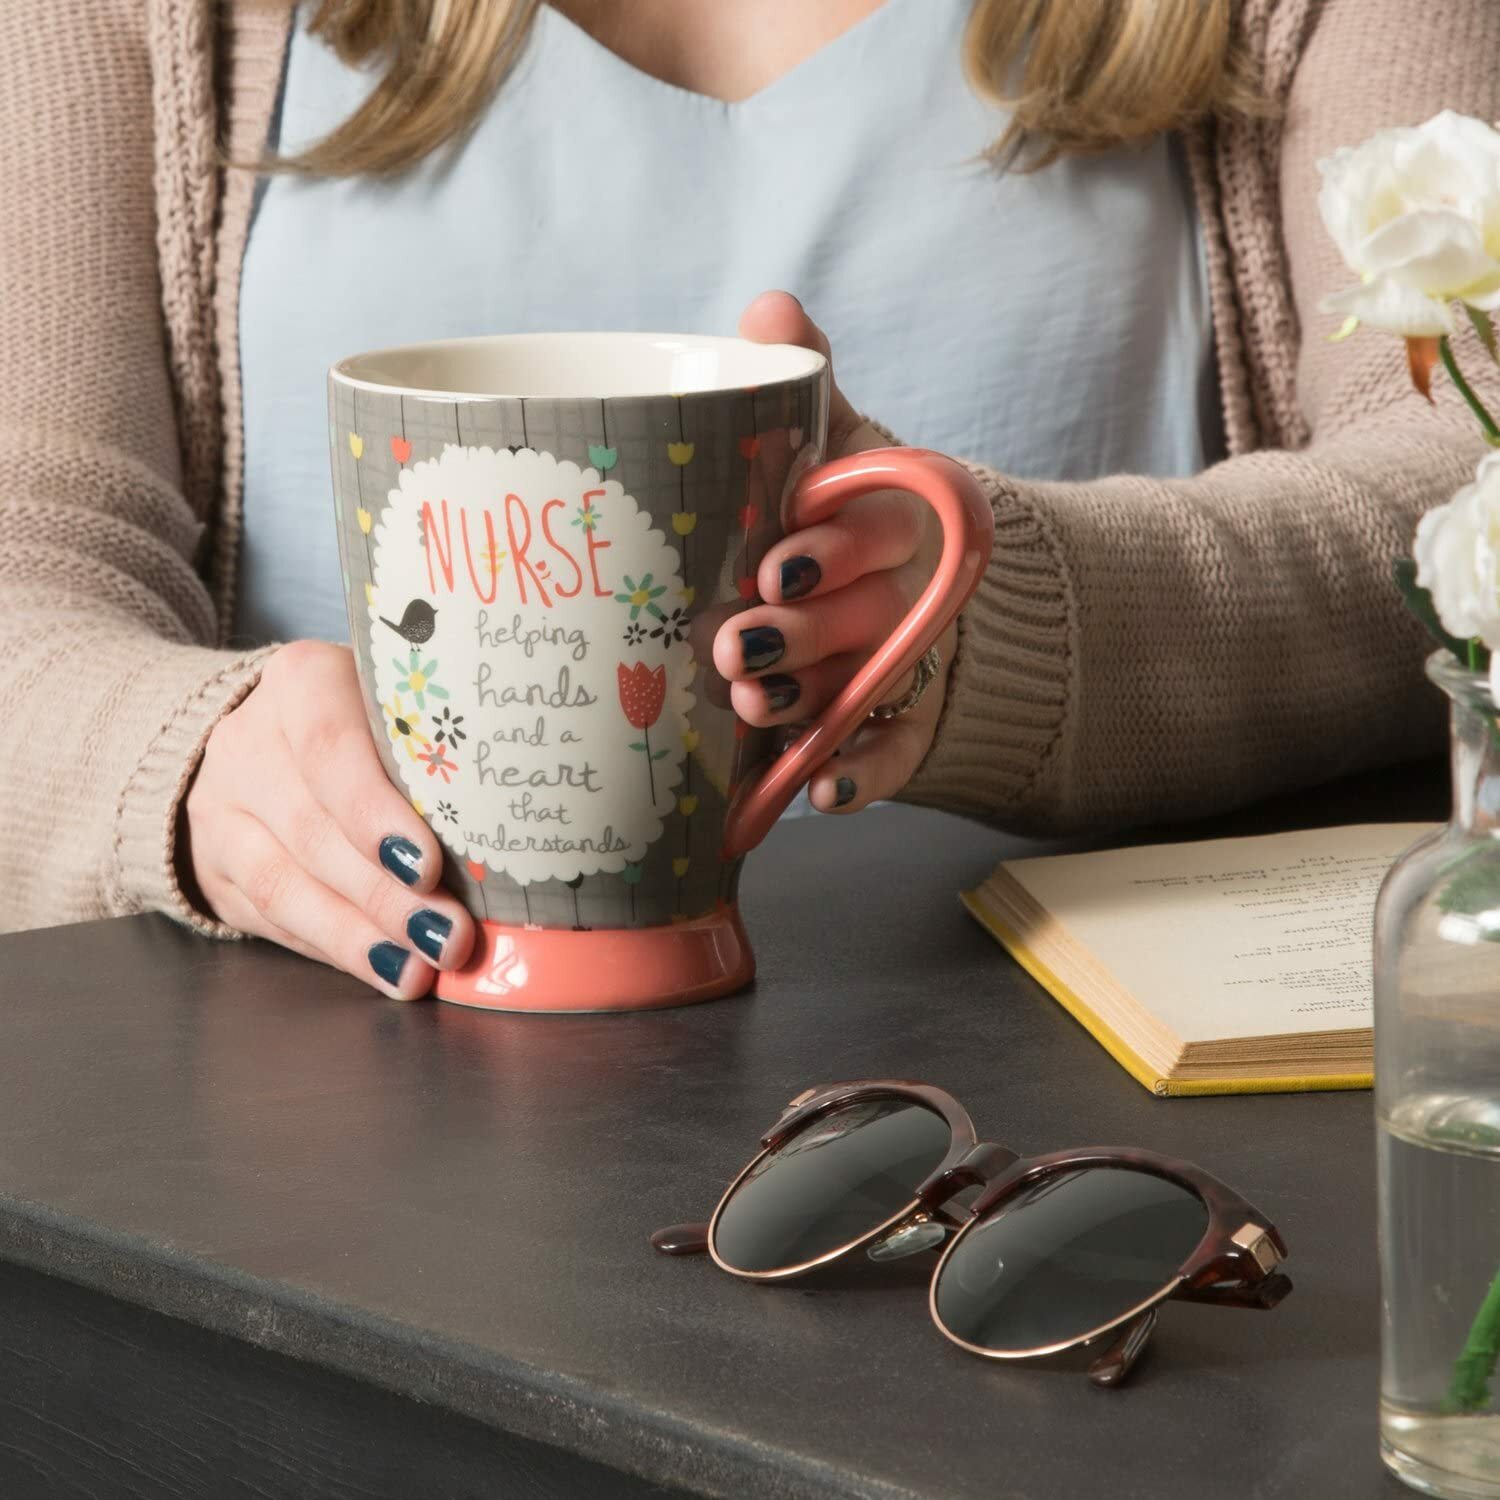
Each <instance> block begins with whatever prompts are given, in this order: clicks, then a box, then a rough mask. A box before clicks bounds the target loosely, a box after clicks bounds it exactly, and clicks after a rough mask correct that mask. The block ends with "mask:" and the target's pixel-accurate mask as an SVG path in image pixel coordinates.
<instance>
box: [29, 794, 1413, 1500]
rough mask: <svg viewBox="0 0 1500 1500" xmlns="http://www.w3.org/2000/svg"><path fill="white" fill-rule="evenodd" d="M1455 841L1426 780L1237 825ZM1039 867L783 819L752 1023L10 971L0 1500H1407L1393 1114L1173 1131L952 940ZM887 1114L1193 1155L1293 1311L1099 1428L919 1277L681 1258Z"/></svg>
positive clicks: (1231, 1107)
mask: <svg viewBox="0 0 1500 1500" xmlns="http://www.w3.org/2000/svg"><path fill="white" fill-rule="evenodd" d="M1441 811H1442V804H1441V772H1440V771H1437V772H1433V771H1432V770H1431V768H1428V769H1426V770H1424V771H1422V772H1414V771H1409V770H1408V771H1396V772H1393V773H1389V774H1386V775H1384V776H1381V777H1376V778H1367V779H1366V780H1365V781H1364V782H1363V783H1358V784H1354V785H1352V786H1346V787H1343V788H1341V789H1336V790H1334V791H1332V792H1324V793H1319V794H1316V795H1313V796H1311V797H1308V798H1304V799H1300V800H1298V801H1295V802H1292V803H1289V804H1283V805H1281V806H1280V807H1277V808H1272V809H1269V810H1263V811H1262V812H1260V813H1259V814H1256V815H1253V816H1251V817H1249V818H1242V819H1238V820H1234V821H1233V822H1232V823H1231V824H1230V825H1228V826H1232V827H1238V828H1249V827H1269V826H1285V825H1287V824H1290V823H1293V822H1300V823H1316V822H1334V821H1342V820H1354V819H1359V818H1370V817H1375V818H1381V817H1407V816H1417V817H1426V816H1439V815H1441ZM1220 826H1221V827H1223V826H1225V825H1220ZM1014 849H1015V844H1014V842H1013V841H1011V842H1007V841H1006V840H1004V839H1003V838H1001V837H1000V836H999V835H997V834H995V833H993V832H991V831H988V830H986V829H983V828H981V827H977V826H975V825H972V824H967V823H963V822H960V821H958V820H955V819H950V818H945V817H941V816H939V815H936V814H926V813H921V812H916V811H912V810H909V809H887V810H877V811H875V812H872V813H869V814H866V815H864V816H862V817H860V818H858V819H854V820H849V821H843V820H838V821H835V820H831V819H819V820H816V821H808V822H805V823H798V824H792V825H783V826H782V827H781V828H780V829H778V830H777V832H776V833H775V834H774V835H773V837H772V838H771V840H770V841H769V842H768V844H767V845H766V847H765V849H764V850H762V851H761V852H760V853H759V854H758V855H756V856H755V857H754V858H753V859H752V862H751V867H750V873H749V875H748V878H747V880H746V883H745V892H744V904H745V909H746V913H747V920H748V922H749V925H750V928H751V930H752V934H753V936H754V938H755V941H756V944H757V948H758V950H759V954H760V963H761V970H760V979H759V982H758V985H757V987H756V988H755V990H754V991H753V992H752V993H750V994H747V995H746V996H744V997H741V998H736V999H732V1000H725V1001H719V1002H716V1003H712V1004H708V1005H702V1006H697V1007H691V1008H688V1009H685V1010H675V1011H665V1012H659V1013H655V1014H649V1015H639V1016H630V1017H617V1018H601V1017H572V1018H557V1019H537V1018H527V1017H514V1016H502V1015H489V1014H483V1013H477V1012H474V1011H468V1010H464V1009H460V1008H458V1007H453V1006H447V1005H441V1004H436V1003H424V1004H416V1005H405V1006H403V1005H400V1004H396V1003H389V1002H385V1001H382V1000H378V999H375V998H373V997H372V995H371V994H370V993H369V992H368V991H366V990H364V989H363V988H361V987H359V986H357V985H356V984H354V983H353V982H352V981H349V980H346V979H344V978H341V977H340V976H338V975H335V974H332V973H330V972H329V971H327V970H325V969H322V968H319V967H316V966H314V965H312V964H309V963H305V962H303V961H302V960H301V959H298V958H296V957H293V956H291V955H289V954H286V953H283V952H280V951H278V950H274V949H271V948H269V947H265V946H261V945H258V944H257V945H214V944H210V943H206V942H200V941H198V940H196V939H194V938H192V937H191V936H189V935H187V934H186V933H184V932H182V931H180V930H179V929H177V928H175V927H173V926H172V925H171V924H169V923H168V922H166V921H165V920H162V919H158V918H154V917H141V918H130V919H124V920H120V921H114V922H101V923H95V924H91V925H87V926H80V927H68V928H54V929H51V930H47V931H40V932H33V933H28V934H20V935H14V936H11V937H8V938H5V939H3V940H0V988H3V1003H0V1027H3V1031H0V1036H3V1038H4V1041H3V1054H0V1055H3V1064H0V1068H3V1072H0V1085H3V1086H0V1494H3V1495H5V1496H6V1497H14V1500H29V1497H31V1496H50V1495H66V1496H90V1497H102V1496H115V1495H129V1496H140V1497H145V1496H156V1495H168V1496H200V1495H202V1496H214V1497H220V1496H240V1495H246V1496H249V1495H253V1496H256V1497H259V1500H266V1497H271V1496H277V1497H279V1496H286V1497H293V1496H295V1497H298V1500H301V1497H306V1496H323V1495H327V1496H339V1497H350V1500H352V1497H355V1496H358V1497H363V1500H368V1497H370V1496H374V1495H381V1496H384V1495H391V1496H422V1497H437V1496H460V1495H462V1496H475V1497H478V1496H502V1495H503V1496H523V1495H554V1494H555V1495H583V1494H595V1493H597V1494H603V1495H610V1496H626V1497H629V1496H635V1495H663V1494H668V1493H676V1492H680V1491H691V1492H701V1493H706V1494H711V1495H720V1496H732V1497H742V1496H807V1497H820V1500H821V1497H828V1496H844V1495H860V1496H908V1495H955V1496H970V1495H972V1496H984V1497H986V1500H998V1497H1017V1496H1028V1497H1031V1496H1036V1497H1054V1496H1075V1495H1076V1496H1092V1495H1095V1494H1108V1495H1109V1496H1111V1497H1112V1500H1126V1497H1134V1496H1140V1497H1151V1500H1158V1497H1161V1496H1174V1495H1183V1496H1187V1495H1192V1496H1202V1495H1210V1496H1214V1497H1220V1496H1297V1497H1305V1496H1319V1497H1327V1496H1344V1495H1351V1496H1352V1495H1357V1496H1369V1495H1371V1494H1374V1493H1385V1492H1387V1491H1389V1492H1391V1493H1393V1494H1399V1493H1403V1492H1402V1491H1400V1490H1399V1487H1397V1486H1396V1485H1395V1484H1394V1481H1387V1480H1386V1479H1384V1478H1383V1476H1382V1470H1381V1468H1380V1465H1379V1462H1378V1459H1377V1457H1376V1453H1375V1382H1376V1348H1377V1314H1376V1293H1375V1269H1374V1213H1373V1172H1372V1152H1371V1122H1370V1101H1369V1097H1368V1095H1365V1094H1310V1095H1290V1096H1281V1097H1259V1098H1240V1099H1235V1098H1216V1099H1200V1100H1172V1101H1163V1100H1157V1099H1154V1098H1152V1097H1151V1096H1150V1095H1149V1094H1147V1093H1146V1092H1145V1091H1144V1090H1143V1089H1141V1088H1140V1087H1139V1085H1137V1084H1135V1083H1134V1082H1132V1081H1131V1080H1130V1079H1129V1078H1128V1077H1127V1076H1126V1075H1125V1074H1124V1073H1123V1072H1122V1071H1121V1070H1120V1069H1119V1068H1117V1067H1116V1066H1115V1065H1114V1064H1113V1063H1112V1062H1110V1061H1109V1059H1108V1058H1107V1057H1106V1056H1105V1054H1104V1053H1103V1052H1102V1051H1101V1050H1100V1049H1099V1048H1098V1047H1097V1046H1096V1045H1095V1044H1094V1043H1093V1042H1092V1041H1091V1040H1089V1038H1088V1037H1087V1036H1086V1035H1085V1034H1084V1033H1083V1032H1082V1031H1081V1030H1080V1029H1079V1028H1078V1027H1077V1026H1076V1025H1075V1024H1074V1023H1073V1022H1072V1021H1071V1020H1070V1019H1069V1018H1068V1017H1067V1016H1066V1015H1065V1014H1064V1013H1063V1011H1062V1010H1061V1009H1059V1008H1058V1007H1057V1006H1056V1005H1054V1004H1053V1003H1052V1002H1051V1001H1049V1000H1048V999H1046V998H1045V997H1044V996H1043V995H1042V993H1041V991H1040V990H1039V989H1038V988H1037V987H1036V986H1035V985H1034V984H1033V983H1032V982H1031V981H1030V980H1029V979H1027V978H1026V977H1025V976H1024V975H1023V974H1022V973H1021V972H1020V971H1019V970H1018V969H1017V968H1016V967H1015V966H1014V965H1013V964H1012V963H1011V962H1010V961H1009V960H1008V959H1007V958H1006V957H1005V956H1004V955H1003V954H1002V953H1001V951H1000V950H999V949H998V948H997V947H996V946H995V945H994V944H993V943H992V942H991V941H990V939H989V938H988V937H987V936H986V935H985V934H984V933H983V932H981V931H980V929H979V928H978V927H977V926H976V925H975V924H974V923H972V922H971V921H970V920H969V918H968V917H967V916H965V915H964V914H963V912H962V911H961V910H960V908H959V906H958V903H957V901H956V900H955V892H956V891H957V890H958V888H959V887H960V886H962V885H964V884H965V883H969V882H973V881H975V880H977V879H979V878H980V877H981V876H982V875H983V874H984V873H985V872H986V870H987V869H988V868H989V866H990V864H991V862H992V861H993V860H994V859H995V858H996V857H998V856H999V855H1001V854H1002V853H1005V852H1007V851H1011V852H1013V851H1014ZM881 1076H907V1077H913V1078H920V1079H926V1080H930V1081H932V1082H936V1083H940V1084H942V1085H944V1086H945V1087H947V1088H949V1089H950V1090H952V1091H953V1092H955V1093H956V1094H957V1095H958V1096H959V1097H960V1098H961V1099H963V1100H964V1101H965V1103H966V1104H967V1105H968V1106H969V1109H970V1111H971V1113H972V1114H973V1116H974V1118H975V1121H976V1123H977V1125H978V1126H979V1128H980V1130H981V1132H982V1133H984V1134H985V1135H987V1136H988V1137H989V1138H990V1139H994V1140H1000V1141H1004V1142H1006V1143H1008V1144H1009V1145H1011V1146H1013V1147H1015V1148H1017V1149H1019V1150H1021V1151H1023V1152H1030V1151H1041V1150H1046V1149H1050V1148H1055V1147H1059V1146H1063V1145H1068V1144H1091V1143H1120V1144H1125V1143H1131V1144H1135V1145H1140V1146H1145V1147H1150V1148H1154V1149H1155V1150H1158V1151H1164V1152H1168V1153H1171V1154H1174V1155H1180V1156H1188V1157H1192V1158H1194V1159H1196V1160H1197V1161H1199V1162H1201V1163H1202V1164H1203V1165H1204V1166H1206V1167H1207V1168H1209V1169H1210V1170H1211V1171H1213V1172H1215V1173H1218V1174H1220V1175H1222V1176H1223V1177H1225V1178H1227V1179H1228V1180H1229V1181H1231V1182H1233V1183H1234V1184H1236V1185H1237V1186H1238V1187H1240V1188H1241V1189H1242V1190H1243V1191H1244V1192H1245V1193H1246V1194H1247V1196H1249V1197H1250V1198H1251V1199H1252V1200H1254V1201H1255V1202H1256V1203H1258V1204H1261V1205H1263V1206H1264V1207H1265V1208H1266V1209H1267V1210H1268V1211H1269V1212H1270V1213H1271V1214H1272V1215H1273V1216H1274V1217H1275V1218H1276V1219H1277V1220H1278V1221H1279V1223H1280V1224H1281V1226H1282V1227H1283V1229H1284V1231H1285V1233H1286V1235H1287V1238H1288V1239H1289V1241H1290V1243H1291V1248H1292V1258H1291V1263H1290V1265H1289V1268H1288V1269H1289V1270H1290V1272H1291V1274H1292V1276H1293V1278H1294V1280H1295V1282H1296V1287H1297V1289H1296V1292H1295V1293H1294V1295H1293V1296H1292V1297H1291V1298H1290V1299H1289V1300H1288V1301H1287V1302H1286V1303H1285V1304H1284V1305H1283V1306H1282V1307H1281V1308H1280V1309H1279V1310H1278V1311H1276V1312H1274V1313H1272V1314H1260V1313H1251V1312H1240V1311H1233V1310H1224V1309H1215V1308H1206V1307H1191V1306H1182V1307H1178V1306H1175V1305H1174V1306H1170V1307H1169V1308H1168V1309H1167V1311H1166V1312H1165V1314H1164V1316H1163V1319H1162V1326H1161V1328H1160V1330H1159V1332H1158V1336H1157V1339H1156V1341H1155V1345H1154V1347H1153V1349H1152V1350H1151V1351H1150V1352H1149V1353H1148V1355H1147V1356H1146V1358H1145V1360H1144V1361H1143V1363H1142V1365H1141V1366H1140V1367H1139V1369H1138V1371H1137V1372H1136V1375H1135V1377H1134V1379H1133V1381H1132V1383H1131V1385H1130V1386H1128V1387H1127V1388H1125V1389H1124V1390H1122V1391H1120V1392H1116V1393H1108V1392H1101V1391H1098V1390H1095V1389H1093V1388H1091V1387H1090V1386H1089V1385H1088V1384H1087V1382H1086V1381H1085V1380H1084V1379H1083V1378H1082V1376H1081V1374H1079V1373H1077V1372H1075V1371H1073V1370H1059V1369H1055V1368H1028V1367H1025V1366H1021V1367H993V1366H990V1365H988V1364H986V1363H984V1362H982V1361H980V1360H977V1359H974V1358H971V1357H970V1356H968V1355H965V1354H964V1353H962V1352H961V1351H960V1350H958V1349H956V1348H954V1347H952V1346H950V1345H948V1344H947V1343H946V1342H945V1341H944V1340H943V1339H942V1338H941V1336H940V1335H939V1334H938V1333H937V1332H936V1330H935V1329H934V1328H933V1327H932V1326H931V1324H930V1323H929V1321H928V1317H927V1312H926V1307H925V1304H924V1296H923V1292H924V1285H925V1275H926V1273H927V1271H928V1270H929V1269H930V1261H928V1260H927V1258H926V1257H921V1258H919V1261H920V1263H919V1261H910V1262H902V1263H898V1264H896V1265H890V1266H886V1267H876V1266H873V1265H870V1264H868V1263H863V1264H858V1265H852V1266H849V1267H848V1268H845V1269H839V1270H836V1271H833V1272H830V1273H828V1274H825V1275H823V1276H822V1277H821V1278H819V1279H816V1280H813V1279H809V1280H807V1281H803V1282H798V1283H793V1284H791V1285H789V1286H783V1287H780V1288H761V1287H755V1286H750V1285H745V1284H741V1283H738V1282H736V1281H734V1280H732V1279H731V1278H729V1277H726V1276H724V1275H722V1274H720V1273H718V1272H716V1271H715V1270H714V1269H713V1268H712V1266H711V1265H709V1264H708V1263H706V1262H705V1261H698V1260H690V1261H675V1262H673V1261H667V1260H663V1259H660V1258H658V1257H656V1256H655V1255H653V1254H652V1253H651V1252H650V1251H649V1249H648V1248H647V1243H646V1240H647V1235H648V1234H649V1233H650V1231H651V1230H652V1229H654V1228H656V1227H657V1226H658V1225H660V1224H663V1223H667V1222H671V1221H673V1220H677V1219H682V1218H692V1217H696V1216H700V1215H705V1214H706V1213H707V1211H708V1210H709V1209H710V1208H711V1207H712V1205H713V1203H714V1201H715V1198H716V1196H717V1195H718V1193H719V1191H720V1190H721V1188H722V1186H723V1184H724V1183H725V1182H726V1180H727V1179H728V1178H729V1176H730V1174H731V1173H732V1172H733V1171H735V1170H736V1169H737V1168H738V1167H739V1166H740V1165H741V1164H742V1162H743V1161H744V1160H745V1158H746V1157H747V1155H748V1154H749V1153H750V1151H751V1150H752V1148H753V1144H754V1141H755V1139H756V1136H757V1135H758V1133H759V1132H760V1130H762V1129H763V1128H764V1127H765V1126H766V1125H768V1124H769V1123H770V1121H771V1120H772V1118H774V1116H775V1115H776V1113H777V1111H778V1109H779V1108H780V1106H781V1104H782V1103H783V1102H784V1101H785V1100H786V1099H787V1098H789V1097H790V1096H791V1095H792V1094H794V1093H796V1092H798V1091H799V1090H800V1089H801V1088H802V1087H803V1086H804V1085H806V1084H809V1083H812V1082H817V1081H820V1080H832V1079H838V1078H844V1077H881Z"/></svg>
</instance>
